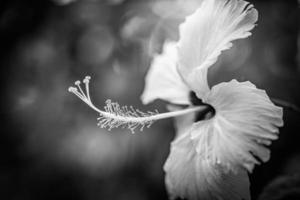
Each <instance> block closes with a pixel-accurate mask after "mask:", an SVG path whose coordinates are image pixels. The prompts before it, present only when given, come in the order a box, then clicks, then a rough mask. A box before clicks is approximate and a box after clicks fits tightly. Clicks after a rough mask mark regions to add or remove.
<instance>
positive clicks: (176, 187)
mask: <svg viewBox="0 0 300 200" xmlns="http://www.w3.org/2000/svg"><path fill="white" fill-rule="evenodd" d="M194 145H195V144H194V141H193V140H191V139H190V136H189V134H188V132H186V133H184V134H181V135H180V137H179V138H177V139H176V140H175V141H174V142H173V143H172V146H171V152H170V155H169V157H168V159H167V161H166V163H165V165H164V170H165V172H166V177H165V182H166V186H167V189H168V192H169V196H170V197H171V199H175V198H176V197H181V198H187V199H189V200H198V199H201V200H214V199H215V200H216V199H222V200H241V199H245V200H249V199H250V193H249V179H248V174H247V171H246V170H244V169H240V171H238V172H237V173H232V172H228V171H226V170H225V169H224V168H223V166H222V165H218V164H216V163H212V162H210V161H209V160H207V159H203V157H202V156H201V155H199V154H198V153H197V152H196V149H195V146H194Z"/></svg>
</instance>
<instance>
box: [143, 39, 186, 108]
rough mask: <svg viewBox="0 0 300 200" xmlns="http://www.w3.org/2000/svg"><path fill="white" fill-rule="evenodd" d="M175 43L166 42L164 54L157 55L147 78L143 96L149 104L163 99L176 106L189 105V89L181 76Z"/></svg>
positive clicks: (144, 101) (144, 100) (145, 102)
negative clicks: (177, 67)
mask: <svg viewBox="0 0 300 200" xmlns="http://www.w3.org/2000/svg"><path fill="white" fill-rule="evenodd" d="M175 45H176V44H175V43H174V42H173V43H172V42H166V43H165V44H164V49H163V53H162V54H161V55H156V57H155V58H154V59H153V62H152V64H151V66H150V69H149V71H148V74H147V75H146V77H145V80H146V82H145V89H144V92H143V94H142V96H141V99H142V102H143V103H144V104H147V103H149V102H151V101H154V100H155V99H163V100H166V101H169V102H171V103H175V104H186V105H188V104H189V96H188V95H189V91H190V90H189V88H188V87H187V86H186V84H185V83H184V82H183V81H182V79H181V77H180V76H179V74H178V72H177V69H176V64H177V57H178V56H177V49H176V47H175Z"/></svg>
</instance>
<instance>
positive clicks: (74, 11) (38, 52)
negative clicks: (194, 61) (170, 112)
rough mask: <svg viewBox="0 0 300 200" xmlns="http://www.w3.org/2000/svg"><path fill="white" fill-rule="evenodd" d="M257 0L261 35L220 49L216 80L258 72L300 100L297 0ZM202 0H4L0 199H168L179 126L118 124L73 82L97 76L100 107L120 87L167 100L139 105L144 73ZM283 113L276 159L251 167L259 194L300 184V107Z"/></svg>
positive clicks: (127, 96) (261, 80) (278, 93)
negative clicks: (105, 120)
mask: <svg viewBox="0 0 300 200" xmlns="http://www.w3.org/2000/svg"><path fill="white" fill-rule="evenodd" d="M250 2H252V3H253V4H254V6H255V7H256V8H257V9H258V11H259V21H258V26H257V27H256V28H255V30H254V31H253V36H252V37H250V38H248V39H245V40H241V41H236V42H235V45H234V47H233V48H231V49H230V50H228V51H226V52H224V53H223V54H222V56H221V57H220V59H219V61H218V62H217V63H216V64H215V66H214V67H213V68H212V69H211V71H210V74H209V82H210V84H211V85H214V84H216V83H219V82H222V81H228V80H231V79H232V78H237V79H238V80H241V81H242V80H250V81H251V82H253V83H255V84H256V85H257V86H258V87H259V88H263V89H265V90H266V91H267V93H268V94H269V95H270V96H272V97H274V98H278V99H282V100H285V101H288V102H290V103H293V104H295V105H297V106H300V91H299V89H300V84H299V83H300V66H299V62H300V55H299V52H298V47H299V45H300V43H299V41H300V40H299V38H300V36H299V33H298V30H299V21H298V18H299V16H298V13H299V4H298V1H296V0H294V1H293V0H282V1H267V0H264V1H263V0H257V1H250ZM197 4H198V3H197V1H196V0H185V1H183V0H163V1H162V0H52V1H51V0H1V3H0V70H1V79H0V81H1V89H2V91H1V96H0V97H1V111H0V114H1V122H0V123H1V129H0V134H1V138H0V198H1V199H4V200H6V199H9V200H10V199H12V200H27V199H30V200H47V199H74V200H77V199H78V200H79V199H80V200H94V199H97V200H98V199H109V200H115V199H116V200H127V199H130V200H148V199H149V200H150V199H167V193H166V190H165V185H164V172H163V169H162V166H163V164H164V161H165V160H166V158H167V156H168V153H169V145H170V142H171V141H172V139H173V137H174V128H173V124H172V120H165V121H159V122H156V123H155V124H154V125H153V126H152V128H151V129H147V130H144V131H143V132H142V133H137V134H135V135H132V134H131V133H130V131H128V130H125V131H124V130H118V129H117V130H113V131H112V132H108V131H106V130H103V129H100V128H98V127H97V126H96V123H97V122H96V118H97V114H96V113H94V112H93V111H92V110H91V109H89V108H88V107H87V106H86V105H85V104H84V103H82V102H81V101H80V100H79V99H78V98H76V97H75V96H74V95H72V94H70V93H68V92H67V89H68V87H69V86H71V85H72V84H73V82H74V81H75V80H78V79H82V78H84V76H86V75H90V76H91V77H92V80H91V81H92V82H91V95H92V98H93V101H94V102H95V104H96V105H98V106H99V107H102V106H103V105H104V102H105V100H106V99H108V98H110V99H112V100H115V101H118V102H119V103H120V104H126V105H133V106H135V107H137V108H140V109H142V110H147V109H152V110H153V109H158V110H159V111H160V112H163V111H165V105H164V104H163V103H162V102H160V101H156V102H154V103H153V104H151V105H150V106H144V105H142V104H141V102H140V99H139V96H140V94H141V92H142V90H143V85H144V75H145V74H146V72H147V69H148V67H149V64H150V62H151V58H152V57H153V55H154V54H155V53H159V52H160V51H161V46H162V44H163V42H164V41H165V40H166V39H174V40H176V39H178V32H177V28H178V24H179V23H181V22H182V21H183V20H184V16H186V15H188V14H190V13H191V12H193V10H194V9H195V8H196V7H197ZM284 120H285V126H284V127H283V128H282V129H281V132H280V139H279V140H278V141H275V142H274V143H273V145H272V146H271V149H272V157H271V160H270V161H269V162H268V163H266V164H263V165H261V166H258V167H257V168H256V169H255V171H254V173H253V174H251V175H250V179H251V193H252V196H253V199H258V198H259V199H260V200H262V199H272V198H273V199H284V198H286V196H287V195H292V196H289V197H288V198H286V199H292V197H293V195H294V196H297V195H299V193H300V181H299V173H300V145H299V143H300V113H299V112H295V111H293V110H290V109H285V111H284ZM297 174H298V175H297ZM271 196H273V197H271ZM298 197H299V196H298ZM295 199H300V198H295Z"/></svg>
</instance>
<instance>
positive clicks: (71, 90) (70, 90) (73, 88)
mask: <svg viewBox="0 0 300 200" xmlns="http://www.w3.org/2000/svg"><path fill="white" fill-rule="evenodd" d="M68 91H69V92H77V88H75V87H69V89H68Z"/></svg>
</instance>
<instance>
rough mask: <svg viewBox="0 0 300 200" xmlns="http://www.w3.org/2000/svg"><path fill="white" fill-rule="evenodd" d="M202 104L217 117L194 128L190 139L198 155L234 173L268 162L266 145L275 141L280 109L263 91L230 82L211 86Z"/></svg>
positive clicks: (252, 86) (279, 121)
mask: <svg viewBox="0 0 300 200" xmlns="http://www.w3.org/2000/svg"><path fill="white" fill-rule="evenodd" d="M203 102H205V103H208V104H210V105H212V106H213V107H214V108H215V110H216V115H215V117H213V118H212V119H210V120H206V121H200V122H197V123H195V124H194V125H193V128H192V131H191V135H190V136H191V138H192V139H193V140H194V141H195V142H197V147H196V149H197V152H198V153H199V154H200V155H202V156H204V157H205V158H206V159H209V160H211V161H212V162H214V163H220V164H222V165H223V166H225V167H227V169H228V170H233V171H236V170H238V169H239V168H241V167H243V168H245V169H247V170H248V171H249V172H252V170H253V168H254V165H255V164H260V163H261V162H267V161H268V160H269V158H270V150H269V149H268V148H267V145H270V144H271V142H272V140H275V139H277V138H278V132H279V130H278V127H280V126H283V120H282V115H283V110H282V108H281V107H277V106H275V105H274V104H273V103H272V102H271V100H270V98H269V97H268V95H267V94H266V92H265V91H264V90H260V89H257V88H256V87H255V85H253V84H252V83H250V82H249V81H247V82H238V81H236V80H232V81H230V82H226V83H221V84H218V85H216V86H214V87H213V88H212V90H211V91H210V93H209V94H207V96H205V97H204V98H203Z"/></svg>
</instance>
